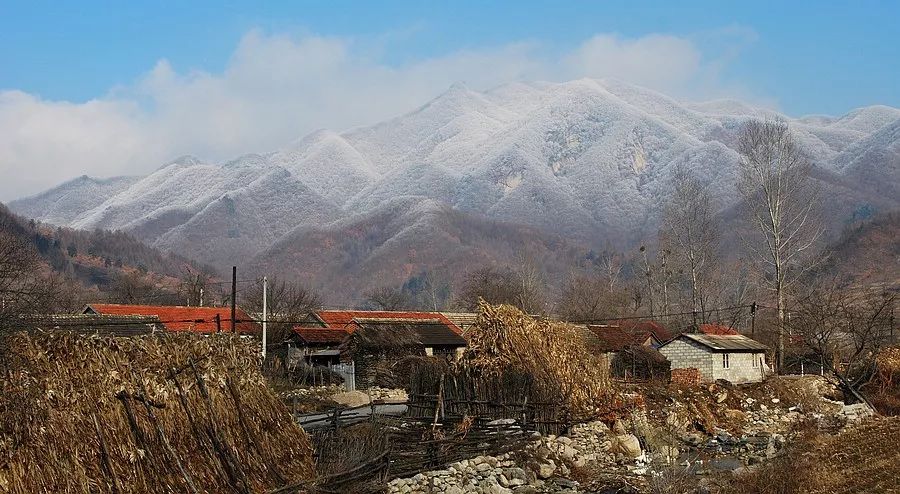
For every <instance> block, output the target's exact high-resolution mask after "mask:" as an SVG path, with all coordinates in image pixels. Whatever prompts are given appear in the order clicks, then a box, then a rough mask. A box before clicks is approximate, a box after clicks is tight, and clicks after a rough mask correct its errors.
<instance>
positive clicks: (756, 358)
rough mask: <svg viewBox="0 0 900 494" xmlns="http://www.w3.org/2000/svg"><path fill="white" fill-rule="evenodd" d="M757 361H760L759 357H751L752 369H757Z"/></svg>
mask: <svg viewBox="0 0 900 494" xmlns="http://www.w3.org/2000/svg"><path fill="white" fill-rule="evenodd" d="M759 360H760V357H753V368H754V369H758V368H759Z"/></svg>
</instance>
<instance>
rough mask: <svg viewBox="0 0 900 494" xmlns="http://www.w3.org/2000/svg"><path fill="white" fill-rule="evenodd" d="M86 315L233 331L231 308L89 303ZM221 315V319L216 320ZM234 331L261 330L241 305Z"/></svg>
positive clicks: (172, 328)
mask: <svg viewBox="0 0 900 494" xmlns="http://www.w3.org/2000/svg"><path fill="white" fill-rule="evenodd" d="M82 313H83V314H102V315H117V316H156V317H158V318H159V320H160V322H161V323H162V325H163V327H164V328H165V330H166V331H171V332H184V331H187V332H193V333H202V334H209V333H215V332H218V331H221V332H230V331H231V307H186V306H181V305H171V306H170V305H131V304H88V305H87V306H85V308H84V310H82ZM217 316H218V322H217ZM235 320H236V324H235V332H236V333H240V334H259V333H260V332H261V331H262V329H261V328H260V326H259V324H257V323H256V322H255V321H253V319H252V318H251V317H250V316H249V315H248V314H247V313H246V312H244V310H243V309H241V308H236V309H235Z"/></svg>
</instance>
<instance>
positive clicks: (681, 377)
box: [672, 367, 702, 386]
mask: <svg viewBox="0 0 900 494" xmlns="http://www.w3.org/2000/svg"><path fill="white" fill-rule="evenodd" d="M700 382H702V376H701V375H700V369H695V368H693V367H688V368H684V369H672V384H680V385H682V386H696V385H698V384H700Z"/></svg>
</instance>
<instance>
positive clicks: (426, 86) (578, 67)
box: [0, 0, 900, 201]
mask: <svg viewBox="0 0 900 494" xmlns="http://www.w3.org/2000/svg"><path fill="white" fill-rule="evenodd" d="M898 21H900V2H897V1H882V2H877V1H865V0H863V1H854V2H850V1H846V2H836V1H835V2H827V1H818V2H812V1H791V2H783V1H782V2H774V1H753V2H722V1H708V2H707V1H679V2H671V1H646V2H641V1H632V2H611V1H591V2H582V1H575V0H572V1H569V2H552V1H544V2H537V1H524V0H520V1H515V2H513V1H509V2H499V1H487V0H482V1H453V2H449V1H446V2H439V1H427V2H422V1H408V2H406V1H379V2H368V1H367V2H363V1H359V2H347V1H297V0H294V1H282V2H279V1H269V2H205V1H192V2H176V1H172V2H169V1H158V2H143V1H140V0H135V1H131V2H87V1H85V2H63V1H56V2H42V1H29V2H24V1H22V2H10V1H8V0H0V173H2V175H3V176H4V177H5V179H4V180H3V181H0V201H8V200H10V199H14V198H18V197H22V196H25V195H29V194H33V193H36V192H39V191H41V190H44V189H46V188H48V187H51V186H54V185H56V184H58V183H61V182H63V181H65V180H68V179H71V178H74V177H76V176H79V175H82V174H88V175H91V176H97V177H109V176H114V175H123V174H124V175H132V174H145V173H148V172H150V171H152V170H153V169H155V168H158V167H159V166H161V165H162V164H164V163H166V162H167V161H170V160H172V159H174V158H176V157H178V156H180V155H184V154H191V155H195V156H198V157H200V158H202V159H206V160H211V161H217V160H225V159H228V158H233V157H235V156H239V155H241V154H246V153H251V152H265V151H271V150H274V149H277V148H279V147H281V146H284V145H286V144H287V143H289V142H291V141H293V140H295V139H297V138H299V137H302V136H303V135H305V134H307V133H309V132H311V131H313V130H315V129H318V128H331V129H335V130H345V129H348V128H352V127H356V126H362V125H370V124H373V123H376V122H378V121H380V120H383V119H386V118H390V117H393V116H396V115H398V114H401V113H404V112H407V111H410V110H412V109H414V108H416V107H418V106H420V105H422V104H423V103H425V102H427V101H428V100H429V99H431V98H433V97H435V96H437V95H439V94H440V93H441V92H443V91H445V90H446V89H447V88H448V87H449V86H450V85H451V84H453V83H456V82H464V83H465V84H467V85H468V86H469V87H471V88H472V89H476V90H486V89H490V88H491V87H495V86H497V85H501V84H503V83H506V82H512V81H521V80H524V81H534V80H547V81H565V80H571V79H577V78H582V77H598V78H602V77H614V78H617V79H621V80H624V81H627V82H632V83H635V84H639V85H642V86H646V87H649V88H651V89H655V90H658V91H660V92H662V93H664V94H667V95H670V96H672V97H675V98H678V99H683V100H706V99H716V98H736V99H741V100H744V101H747V102H750V103H753V104H757V105H762V106H767V107H772V108H776V109H778V110H780V111H782V112H784V113H786V114H788V115H791V116H801V115H807V114H830V115H841V114H843V113H846V112H847V111H849V110H852V109H854V108H858V107H861V106H867V105H873V104H885V105H890V106H895V107H900V84H898V81H900V34H898V33H900V30H898V29H897V25H898V24H900V22H898Z"/></svg>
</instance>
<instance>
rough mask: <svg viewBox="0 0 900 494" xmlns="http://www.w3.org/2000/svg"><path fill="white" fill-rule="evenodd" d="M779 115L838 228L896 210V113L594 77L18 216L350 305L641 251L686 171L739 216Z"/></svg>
mask: <svg viewBox="0 0 900 494" xmlns="http://www.w3.org/2000/svg"><path fill="white" fill-rule="evenodd" d="M775 117H777V118H783V119H785V120H786V121H787V122H789V124H790V125H791V128H792V129H793V131H794V133H795V135H796V137H797V138H798V140H799V141H800V142H801V144H802V146H803V148H804V149H805V150H806V152H807V153H808V154H809V156H810V157H811V158H812V160H813V162H814V163H815V164H816V170H815V172H816V177H817V178H818V179H819V180H820V181H821V182H822V183H823V185H824V186H825V192H826V195H825V197H826V200H825V206H826V210H827V213H828V214H827V217H828V219H829V222H830V226H831V227H832V230H833V231H835V232H839V231H840V230H841V229H842V228H843V226H844V225H845V224H849V223H850V222H851V221H854V220H857V219H859V218H860V217H861V216H863V217H864V216H868V215H872V214H875V213H878V212H885V211H892V210H896V209H898V208H900V110H898V109H896V108H891V107H886V106H871V107H866V108H860V109H857V110H854V111H852V112H850V113H848V114H846V115H844V116H841V117H826V116H810V117H803V118H789V117H786V116H784V115H779V114H777V113H775V112H773V111H771V110H766V109H762V108H757V107H754V106H752V105H748V104H745V103H742V102H738V101H730V100H720V101H711V102H704V103H683V102H679V101H676V100H674V99H671V98H668V97H666V96H664V95H661V94H659V93H656V92H653V91H650V90H647V89H643V88H640V87H636V86H632V85H628V84H625V83H622V82H618V81H613V80H589V79H583V80H576V81H571V82H566V83H558V84H555V83H514V84H508V85H504V86H501V87H498V88H496V89H493V90H490V91H487V92H477V91H473V90H471V89H468V88H467V87H465V86H464V85H454V86H452V87H451V88H450V89H449V90H448V91H447V92H445V93H444V94H442V95H441V96H439V97H437V98H435V99H434V100H432V101H430V102H428V103H427V104H425V105H424V106H422V107H421V108H419V109H417V110H415V111H413V112H411V113H409V114H406V115H402V116H399V117H397V118H394V119H392V120H388V121H385V122H382V123H379V124H376V125H373V126H370V127H363V128H358V129H353V130H350V131H347V132H343V133H337V132H333V131H328V130H321V131H317V132H314V133H312V134H310V135H308V136H305V137H303V138H301V139H299V140H297V141H296V142H293V143H290V144H289V145H287V146H285V147H284V148H282V149H280V150H277V151H274V152H271V153H268V154H263V155H247V156H242V157H239V158H236V159H234V160H232V161H229V162H226V163H215V164H214V163H206V162H203V161H202V160H200V159H197V158H194V157H182V158H179V159H177V160H175V161H173V162H172V163H169V164H166V165H164V166H163V167H161V168H159V169H158V170H157V171H155V172H153V173H151V174H150V175H147V176H145V177H116V178H111V179H103V180H101V179H94V178H90V177H81V178H78V179H75V180H73V181H70V182H67V183H64V184H62V185H60V186H58V187H55V188H53V189H51V190H48V191H46V192H43V193H41V194H38V195H36V196H33V197H29V198H25V199H20V200H17V201H14V202H12V203H11V204H10V205H9V206H10V208H11V209H12V210H13V211H15V212H17V213H18V214H21V215H24V216H27V217H31V218H35V219H37V220H40V221H42V222H47V223H52V224H56V225H64V226H69V227H73V228H80V229H94V228H105V229H121V230H125V231H128V232H130V233H132V234H133V235H135V236H137V237H138V238H140V239H142V240H144V241H146V242H148V243H149V244H151V245H152V246H154V247H158V248H161V249H163V250H168V251H173V252H177V253H179V254H181V255H185V256H188V257H191V258H194V259H197V260H199V261H202V262H205V263H209V264H212V265H215V266H218V267H220V268H221V267H225V266H230V265H232V264H238V265H242V266H248V267H250V269H252V270H254V271H258V272H275V271H277V272H279V273H282V274H286V275H294V276H298V277H303V278H306V279H309V280H311V281H312V283H313V284H315V285H317V286H319V287H320V288H322V289H323V290H324V291H325V292H326V294H331V295H333V296H335V297H339V299H338V300H341V299H345V300H354V299H356V298H357V297H358V296H359V294H360V293H361V291H362V290H364V289H366V288H370V287H371V285H372V284H373V283H375V282H379V283H394V282H397V283H400V282H403V281H404V280H405V279H406V278H407V277H409V276H414V275H416V274H417V273H419V272H420V271H422V270H433V269H438V270H444V271H447V272H451V273H454V275H456V276H458V273H459V272H461V271H464V268H465V267H466V266H471V265H473V264H478V263H497V262H504V259H506V258H508V257H509V256H510V255H512V253H513V252H514V251H515V250H516V249H520V248H521V247H522V245H523V244H526V243H533V244H535V245H533V246H532V247H533V249H534V250H535V252H537V254H536V255H537V256H539V257H540V256H545V257H546V258H547V259H548V261H547V262H559V263H563V262H564V261H563V259H562V258H561V257H560V256H561V254H560V253H563V252H565V253H567V254H566V256H569V255H571V256H573V257H575V258H577V257H578V255H581V254H583V253H584V252H586V251H587V250H589V249H590V248H591V247H596V246H599V245H613V246H616V247H619V248H625V247H630V246H633V245H635V243H637V242H639V241H641V240H642V239H644V238H646V237H647V236H649V235H653V234H655V232H656V231H657V228H658V226H659V219H660V214H661V211H662V208H663V206H664V203H665V199H666V197H667V194H668V191H669V188H670V186H671V181H670V179H671V173H672V170H673V168H674V167H675V166H676V165H677V164H679V163H681V164H684V165H686V166H687V167H689V168H691V169H693V170H694V171H695V173H696V174H697V175H698V176H699V177H701V178H702V179H703V180H705V181H707V182H708V183H710V184H711V185H712V187H711V190H712V191H713V193H714V195H715V200H716V205H717V208H718V210H719V211H720V212H721V214H722V216H723V218H725V219H726V220H727V219H728V218H732V217H735V216H734V215H735V211H734V210H735V208H736V207H738V206H739V197H738V194H737V192H736V188H735V181H736V177H737V164H738V154H737V152H736V151H735V145H736V142H737V136H738V133H739V131H740V129H741V126H742V124H743V123H744V122H746V121H747V120H749V119H752V118H775ZM550 258H555V259H556V261H552V260H550ZM363 278H365V279H363ZM370 278H371V279H370ZM348 286H349V288H348Z"/></svg>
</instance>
